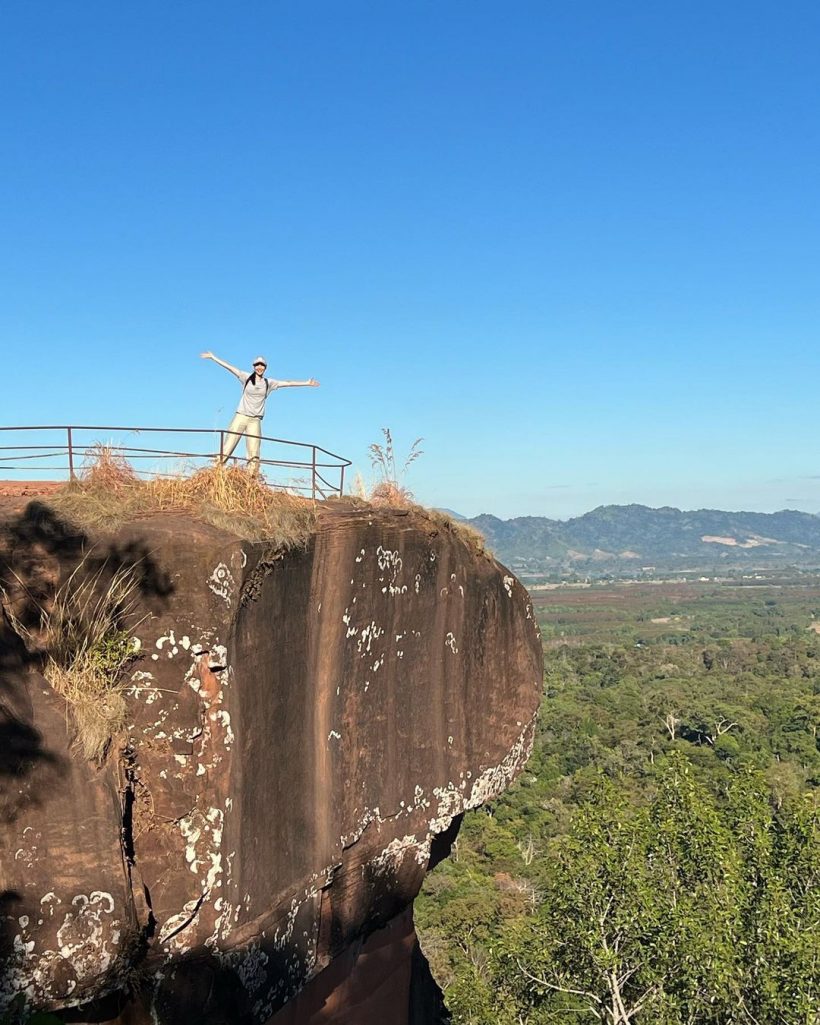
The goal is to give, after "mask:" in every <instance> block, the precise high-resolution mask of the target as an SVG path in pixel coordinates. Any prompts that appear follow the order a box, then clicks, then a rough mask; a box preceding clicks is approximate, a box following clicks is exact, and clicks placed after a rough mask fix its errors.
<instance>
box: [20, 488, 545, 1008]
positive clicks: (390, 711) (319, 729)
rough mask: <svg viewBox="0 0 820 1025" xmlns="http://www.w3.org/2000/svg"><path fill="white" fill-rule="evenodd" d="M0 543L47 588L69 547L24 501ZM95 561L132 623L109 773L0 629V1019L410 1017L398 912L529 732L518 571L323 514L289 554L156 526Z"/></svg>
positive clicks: (536, 687) (413, 974)
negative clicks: (134, 598) (136, 597)
mask: <svg viewBox="0 0 820 1025" xmlns="http://www.w3.org/2000/svg"><path fill="white" fill-rule="evenodd" d="M5 538H6V546H5V553H6V554H5V563H4V565H3V566H2V572H3V573H4V574H5V578H6V580H7V581H9V580H14V579H16V580H18V581H19V580H20V579H23V580H24V581H25V582H26V586H27V587H28V588H29V589H30V590H31V591H32V592H36V591H37V589H40V590H41V591H43V592H44V593H45V592H47V591H48V588H49V587H50V586H53V581H54V580H55V579H57V578H58V577H59V576H60V574H63V575H64V574H65V573H66V572H67V571H69V570H70V568H71V567H72V565H73V564H76V561H77V560H78V559H79V558H80V557H81V555H82V552H83V551H84V550H86V549H87V548H88V546H89V544H90V542H89V541H88V540H87V539H86V538H84V537H82V536H78V535H77V532H76V531H75V530H72V529H71V528H68V527H67V526H66V525H65V524H64V523H63V522H62V521H60V519H59V518H58V517H56V516H54V514H52V513H51V512H50V510H49V509H48V508H47V507H45V506H41V505H37V504H33V505H31V506H29V507H27V508H26V509H24V510H23V509H16V510H13V511H12V510H10V509H7V510H6V524H5ZM92 554H93V557H94V558H97V559H99V560H101V562H105V564H106V565H109V566H110V565H114V564H133V565H134V566H136V567H137V572H138V573H139V575H140V581H141V590H142V599H141V600H142V605H143V607H144V610H145V611H146V612H148V613H150V618H148V619H146V620H145V621H144V622H143V623H142V624H141V625H140V626H139V628H138V630H137V634H138V636H139V640H140V643H141V658H140V661H139V662H138V663H136V664H135V665H134V666H133V667H132V669H131V671H130V676H131V682H130V691H129V722H128V727H127V730H126V733H125V735H124V736H123V737H121V738H119V740H118V742H117V744H116V745H115V747H114V749H112V752H111V755H110V756H109V758H108V760H107V762H106V764H105V765H104V766H103V767H101V768H95V767H94V766H93V765H90V764H89V763H87V762H85V761H84V760H83V759H82V758H81V757H80V756H79V755H78V754H77V753H76V751H75V750H73V749H72V747H71V745H70V731H69V730H68V728H67V725H66V712H65V707H64V705H63V702H62V700H61V699H59V698H58V697H57V696H56V695H55V694H54V693H53V692H52V691H51V689H50V687H49V686H48V685H47V684H46V683H45V681H44V680H43V678H42V677H41V676H40V675H39V673H38V671H37V665H36V664H33V663H32V659H31V656H30V655H27V654H26V652H25V650H24V649H23V648H22V646H21V645H20V644H19V643H18V642H17V640H16V638H15V636H14V635H13V633H12V631H11V630H10V629H9V627H8V624H7V623H5V622H4V623H3V624H2V635H0V719H1V720H2V721H0V751H2V753H1V754H0V814H2V815H3V822H2V825H0V957H2V959H3V964H2V967H1V968H0V1009H2V1007H3V1005H4V1003H6V1004H7V1003H8V1001H9V1000H10V999H11V998H12V997H13V995H14V994H16V993H24V994H25V996H26V999H27V1001H28V1002H29V1003H30V1005H31V1006H34V1007H48V1008H62V1009H69V1008H73V1009H74V1010H73V1011H69V1012H68V1013H67V1018H68V1019H70V1020H75V1021H113V1020H116V1021H118V1022H122V1023H133V1025H142V1023H149V1022H150V1023H154V1025H166V1023H167V1025H171V1023H174V1025H176V1023H180V1022H187V1021H191V1022H197V1023H200V1025H217V1023H225V1025H228V1023H254V1025H256V1023H265V1022H272V1023H275V1025H297V1023H298V1025H308V1023H309V1025H318V1023H320V1022H331V1021H333V1022H339V1023H342V1022H350V1023H351V1025H352V1023H354V1022H357V1023H361V1022H370V1021H372V1022H384V1023H387V1022H395V1023H396V1025H405V1023H409V1022H411V1021H415V1022H421V1021H428V1020H430V1015H431V1013H432V1012H431V1011H430V1010H429V1007H428V1009H427V1010H425V1009H424V1006H423V1005H424V1002H425V1000H428V999H432V998H430V996H429V992H428V993H425V991H424V988H423V987H420V986H417V985H414V983H413V980H414V979H417V978H418V975H419V972H418V963H419V955H418V951H417V950H416V944H415V937H414V933H413V928H412V901H413V899H414V897H415V895H416V894H417V892H418V890H419V888H420V886H421V884H422V880H423V878H424V874H425V872H426V871H427V869H428V867H429V865H430V863H431V859H432V860H433V861H435V860H437V859H438V858H440V857H441V856H444V855H446V853H447V851H448V850H449V844H450V842H451V841H452V839H453V837H454V835H455V831H456V829H457V827H458V821H459V816H460V815H461V814H462V813H463V811H464V810H465V809H468V808H472V807H476V806H477V805H479V804H481V803H482V802H484V801H486V800H488V799H491V798H492V797H494V796H495V795H497V794H498V793H500V792H501V791H502V790H503V789H504V788H505V787H506V786H507V785H508V784H509V782H510V781H511V780H512V778H513V777H514V776H515V775H516V773H517V772H518V771H519V770H520V768H521V766H522V765H523V763H524V761H525V760H526V758H527V755H528V753H529V750H530V746H531V740H532V734H533V722H534V715H535V712H536V708H537V705H538V696H539V691H540V683H541V654H540V643H539V639H538V635H537V629H536V626H535V623H534V620H533V618H532V614H531V609H530V606H529V603H528V599H527V595H526V592H525V591H524V590H523V588H522V587H521V585H520V584H519V583H518V582H517V581H516V580H515V579H514V578H513V577H512V576H511V575H509V574H508V573H507V572H506V571H505V570H504V569H503V567H501V566H499V565H498V564H497V563H496V562H494V561H493V560H492V559H490V558H488V557H487V556H485V555H482V554H478V553H477V552H476V551H475V550H474V549H472V548H471V547H470V546H469V545H467V544H466V543H465V542H464V540H462V539H461V538H460V537H459V535H458V534H457V533H455V532H453V531H451V530H450V529H448V528H447V527H446V526H444V525H442V524H437V523H434V522H433V521H431V520H429V519H427V518H426V517H424V516H421V515H418V514H416V513H412V512H411V513H402V512H399V511H379V512H376V511H374V510H372V509H361V508H360V509H357V508H354V507H351V506H347V505H345V504H344V503H338V504H329V505H328V507H327V508H326V509H325V510H324V511H323V513H322V514H321V516H320V518H319V523H318V527H317V530H316V531H315V534H314V536H313V537H312V539H311V541H310V542H309V544H308V546H307V548H306V549H305V550H304V551H298V552H291V553H289V554H288V555H286V556H285V557H283V558H280V557H277V556H276V554H275V553H273V552H269V551H267V550H266V548H265V546H264V545H259V544H252V543H249V542H244V541H240V540H237V539H236V538H234V537H233V536H232V535H230V534H228V533H225V532H223V531H220V530H218V529H216V528H213V527H210V526H206V525H204V524H201V523H198V522H195V521H193V520H190V519H187V518H183V517H179V516H170V515H168V516H155V517H151V518H149V519H145V520H142V521H137V522H135V523H133V524H130V525H129V526H128V527H127V528H124V529H122V530H120V531H119V532H118V533H117V535H116V536H115V537H113V538H109V539H103V540H98V541H97V543H96V545H95V547H94V549H93V553H92ZM12 574H13V576H12ZM433 1002H435V1001H434V999H433ZM430 1006H432V1004H431V1005H430Z"/></svg>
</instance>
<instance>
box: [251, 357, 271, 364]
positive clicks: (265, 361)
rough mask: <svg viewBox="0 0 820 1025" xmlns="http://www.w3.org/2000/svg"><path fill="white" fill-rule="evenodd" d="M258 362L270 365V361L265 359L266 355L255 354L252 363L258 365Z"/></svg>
mask: <svg viewBox="0 0 820 1025" xmlns="http://www.w3.org/2000/svg"><path fill="white" fill-rule="evenodd" d="M257 363H264V364H265V366H267V365H268V361H267V360H266V359H265V357H264V356H254V359H253V364H252V365H253V366H256V364H257Z"/></svg>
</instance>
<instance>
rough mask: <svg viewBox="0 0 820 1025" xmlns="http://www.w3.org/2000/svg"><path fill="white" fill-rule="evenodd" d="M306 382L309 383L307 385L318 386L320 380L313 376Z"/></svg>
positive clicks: (310, 386)
mask: <svg viewBox="0 0 820 1025" xmlns="http://www.w3.org/2000/svg"><path fill="white" fill-rule="evenodd" d="M306 383H307V386H308V387H309V388H318V387H319V382H318V381H317V380H316V378H315V377H311V378H310V379H309V380H308V381H307V382H306Z"/></svg>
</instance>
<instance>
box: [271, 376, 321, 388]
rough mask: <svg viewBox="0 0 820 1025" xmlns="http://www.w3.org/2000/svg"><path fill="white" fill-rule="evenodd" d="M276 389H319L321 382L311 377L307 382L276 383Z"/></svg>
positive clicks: (274, 384)
mask: <svg viewBox="0 0 820 1025" xmlns="http://www.w3.org/2000/svg"><path fill="white" fill-rule="evenodd" d="M273 386H274V388H318V387H319V382H318V381H317V380H316V378H315V377H309V378H308V379H307V381H274V382H273Z"/></svg>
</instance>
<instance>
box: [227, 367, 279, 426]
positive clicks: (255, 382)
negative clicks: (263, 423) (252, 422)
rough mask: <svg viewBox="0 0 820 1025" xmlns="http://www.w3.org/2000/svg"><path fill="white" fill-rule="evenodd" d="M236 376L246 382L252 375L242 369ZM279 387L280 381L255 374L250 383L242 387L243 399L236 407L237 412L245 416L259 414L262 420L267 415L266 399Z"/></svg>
mask: <svg viewBox="0 0 820 1025" xmlns="http://www.w3.org/2000/svg"><path fill="white" fill-rule="evenodd" d="M240 375H241V376H240ZM236 376H237V377H238V378H239V380H240V381H242V383H243V384H244V382H245V381H247V379H248V377H250V376H251V375H250V374H241V371H240V373H238V374H237V375H236ZM278 387H279V382H278V381H274V380H273V379H272V378H269V377H257V376H256V375H254V376H253V379H252V380H251V381H250V383H249V384H245V386H244V388H243V389H242V400H241V401H240V403H239V405H238V406H237V407H236V411H237V413H242V414H243V416H258V417H259V419H260V420H261V419H262V417H263V416H264V415H265V401H266V400H267V397H268V395H270V393H271V392H272V391H275V390H276V389H277V388H278Z"/></svg>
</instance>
